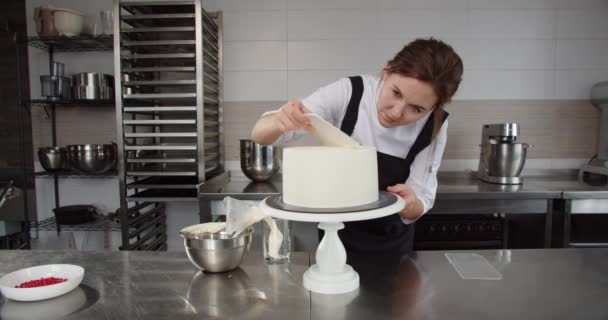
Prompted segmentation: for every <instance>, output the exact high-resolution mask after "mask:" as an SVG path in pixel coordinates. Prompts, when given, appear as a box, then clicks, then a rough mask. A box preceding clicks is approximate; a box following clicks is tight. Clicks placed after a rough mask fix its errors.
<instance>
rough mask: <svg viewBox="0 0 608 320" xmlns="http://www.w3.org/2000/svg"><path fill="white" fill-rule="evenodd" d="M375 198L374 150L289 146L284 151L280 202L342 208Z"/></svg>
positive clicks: (375, 170) (370, 148)
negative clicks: (281, 200) (281, 197)
mask: <svg viewBox="0 0 608 320" xmlns="http://www.w3.org/2000/svg"><path fill="white" fill-rule="evenodd" d="M377 200H378V168H377V158H376V149H375V148H372V147H361V148H341V147H326V146H321V147H316V146H315V147H291V148H285V149H284V150H283V201H284V202H285V203H286V204H289V205H294V206H300V207H307V208H342V207H354V206H359V205H364V204H368V203H372V202H375V201H377Z"/></svg>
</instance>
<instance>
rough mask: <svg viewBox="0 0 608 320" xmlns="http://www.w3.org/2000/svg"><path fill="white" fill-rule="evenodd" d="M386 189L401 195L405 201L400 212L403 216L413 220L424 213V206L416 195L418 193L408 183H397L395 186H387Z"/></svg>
mask: <svg viewBox="0 0 608 320" xmlns="http://www.w3.org/2000/svg"><path fill="white" fill-rule="evenodd" d="M386 191H388V192H390V193H394V194H396V195H398V196H400V197H401V198H403V200H404V201H405V208H403V210H401V212H399V215H400V216H401V217H402V218H406V219H408V220H412V221H413V220H416V219H418V218H419V217H420V216H421V215H422V213H423V211H424V206H423V205H422V202H421V201H420V200H419V199H418V197H417V196H416V193H415V192H414V190H413V189H412V187H410V186H408V185H406V184H396V185H394V186H389V187H387V188H386Z"/></svg>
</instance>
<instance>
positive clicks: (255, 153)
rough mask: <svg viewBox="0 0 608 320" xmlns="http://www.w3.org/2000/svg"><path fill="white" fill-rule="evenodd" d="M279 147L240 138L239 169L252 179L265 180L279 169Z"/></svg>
mask: <svg viewBox="0 0 608 320" xmlns="http://www.w3.org/2000/svg"><path fill="white" fill-rule="evenodd" d="M280 153H281V148H280V147H275V146H264V145H261V144H257V143H255V142H253V141H251V140H245V139H243V140H241V170H243V173H244V174H245V175H246V176H247V177H248V178H249V179H251V180H253V181H267V180H269V179H270V178H272V176H274V175H275V174H276V173H277V172H278V171H279V169H280Z"/></svg>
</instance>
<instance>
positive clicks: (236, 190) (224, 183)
mask: <svg viewBox="0 0 608 320" xmlns="http://www.w3.org/2000/svg"><path fill="white" fill-rule="evenodd" d="M576 178H577V176H576V172H575V171H556V170H551V171H541V172H534V173H533V174H530V175H528V176H525V177H524V183H523V184H522V185H498V184H491V183H486V182H483V181H480V180H478V179H476V178H475V176H474V172H440V173H439V175H438V182H439V184H438V188H437V196H436V201H435V205H434V207H433V209H431V210H430V211H429V213H428V214H494V213H507V214H544V215H545V241H544V242H545V247H546V248H549V247H551V242H552V229H553V211H554V210H553V209H554V208H553V207H554V204H555V200H559V199H561V198H562V193H563V192H564V191H568V190H570V189H568V188H569V187H570V186H573V185H576V184H577V182H576ZM281 190H282V184H281V177H279V176H278V177H275V178H273V179H272V180H271V181H268V182H252V181H251V180H249V179H248V178H246V177H245V176H242V175H238V174H230V173H226V174H224V175H222V176H219V177H217V178H215V179H212V180H209V181H207V182H205V183H203V184H201V185H199V188H198V197H199V206H200V219H201V222H205V221H211V201H214V200H222V199H223V198H224V197H226V196H231V197H234V198H236V199H241V200H262V199H264V198H266V197H268V196H271V195H274V194H279V193H280V192H281ZM604 190H605V194H606V198H607V199H608V188H605V189H604ZM581 192H584V190H583V191H581Z"/></svg>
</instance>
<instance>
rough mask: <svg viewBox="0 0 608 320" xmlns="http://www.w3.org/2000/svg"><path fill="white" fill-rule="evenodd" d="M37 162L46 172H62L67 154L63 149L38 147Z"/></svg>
mask: <svg viewBox="0 0 608 320" xmlns="http://www.w3.org/2000/svg"><path fill="white" fill-rule="evenodd" d="M38 161H40V165H42V167H43V168H44V170H46V171H58V170H62V169H65V168H66V164H67V153H66V150H65V148H63V147H40V148H38Z"/></svg>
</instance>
